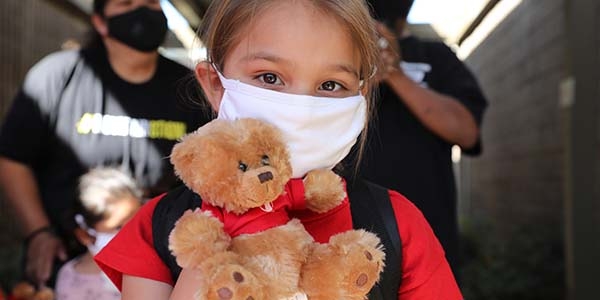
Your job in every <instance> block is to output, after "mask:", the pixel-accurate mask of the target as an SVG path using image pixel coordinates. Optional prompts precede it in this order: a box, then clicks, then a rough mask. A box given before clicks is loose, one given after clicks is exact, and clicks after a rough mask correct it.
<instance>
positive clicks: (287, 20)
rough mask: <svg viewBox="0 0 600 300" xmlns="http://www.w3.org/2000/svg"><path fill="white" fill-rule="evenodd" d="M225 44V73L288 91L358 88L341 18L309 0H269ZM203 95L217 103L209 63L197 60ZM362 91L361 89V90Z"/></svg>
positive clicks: (349, 91)
mask: <svg viewBox="0 0 600 300" xmlns="http://www.w3.org/2000/svg"><path fill="white" fill-rule="evenodd" d="M273 3H274V4H273V5H272V7H269V8H267V9H266V10H264V11H263V12H262V13H261V14H259V15H258V16H257V17H256V18H255V20H254V22H253V23H252V24H250V25H249V27H248V28H247V29H242V30H244V31H242V32H241V34H240V36H241V39H240V41H239V42H238V43H237V44H235V45H234V46H233V48H232V49H230V50H229V52H228V53H229V54H228V55H227V57H226V58H225V62H224V66H223V70H222V72H223V75H224V76H225V77H226V78H230V79H237V80H240V81H242V82H244V83H247V84H251V85H255V86H258V87H261V88H266V89H271V90H276V91H279V92H283V93H289V94H301V95H312V96H320V97H335V98H341V97H349V96H354V95H357V94H358V93H359V92H360V89H361V86H360V78H359V76H360V75H359V71H360V62H361V61H360V56H359V54H358V51H357V49H355V47H354V45H353V43H352V39H351V37H350V35H349V33H348V31H347V30H345V28H344V27H343V25H342V24H340V23H338V21H337V20H336V19H335V18H334V17H332V16H330V15H327V14H324V13H323V12H321V11H319V10H318V9H316V8H314V7H313V6H312V4H310V3H309V1H274V2H273ZM196 71H197V75H198V79H199V81H200V84H201V85H202V88H203V89H204V91H205V94H206V96H207V98H208V100H209V101H210V102H211V105H212V106H213V108H214V109H215V110H217V109H218V107H219V104H220V101H221V97H222V95H223V88H222V87H221V86H220V81H219V80H218V77H217V76H216V74H215V72H214V70H213V69H212V66H210V65H209V64H207V63H204V64H202V63H201V64H198V67H197V70H196ZM363 92H364V91H363Z"/></svg>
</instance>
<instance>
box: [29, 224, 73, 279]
mask: <svg viewBox="0 0 600 300" xmlns="http://www.w3.org/2000/svg"><path fill="white" fill-rule="evenodd" d="M56 258H58V259H60V260H61V261H65V260H66V259H67V252H66V250H65V246H64V245H63V243H62V241H61V240H60V239H59V238H58V237H57V236H56V235H54V233H52V232H49V231H42V232H40V233H37V234H35V236H33V237H32V238H31V239H30V240H29V242H28V246H27V260H26V265H25V273H26V275H27V277H28V278H29V279H30V280H32V281H33V282H34V283H36V284H37V286H38V288H41V287H43V286H45V285H46V282H47V281H48V279H50V276H51V273H52V267H53V266H54V260H55V259H56Z"/></svg>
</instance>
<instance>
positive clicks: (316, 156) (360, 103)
mask: <svg viewBox="0 0 600 300" xmlns="http://www.w3.org/2000/svg"><path fill="white" fill-rule="evenodd" d="M219 77H220V79H221V84H222V85H223V87H224V88H225V92H224V94H223V98H222V99H221V104H220V107H219V115H218V118H219V119H225V120H235V119H239V118H255V119H259V120H263V121H266V122H268V123H270V124H273V125H275V126H277V127H278V128H279V129H280V130H281V131H282V132H283V136H284V138H285V139H286V142H287V145H288V150H289V152H290V156H291V165H292V173H293V174H292V178H301V177H304V175H306V173H307V172H308V171H311V170H316V169H324V168H326V169H332V168H333V167H334V166H335V165H336V164H338V163H339V162H340V161H342V159H344V157H346V155H348V152H350V149H351V148H352V146H353V145H354V144H355V143H356V139H357V138H358V135H359V134H360V132H361V131H362V130H363V128H364V124H365V120H366V100H365V97H364V96H362V95H356V96H352V97H347V98H329V97H315V96H308V95H295V94H286V93H281V92H277V91H272V90H268V89H263V88H259V87H256V86H253V85H249V84H245V83H242V82H240V81H238V80H233V79H227V78H225V77H223V75H221V74H219Z"/></svg>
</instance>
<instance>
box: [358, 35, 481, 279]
mask: <svg viewBox="0 0 600 300" xmlns="http://www.w3.org/2000/svg"><path fill="white" fill-rule="evenodd" d="M400 49H401V53H402V59H403V60H404V61H403V63H402V67H403V69H404V72H405V74H406V75H407V76H409V77H411V78H413V79H414V80H415V81H416V82H418V83H420V84H422V85H424V86H426V87H428V88H430V89H432V90H435V91H437V92H439V93H442V94H445V95H450V96H452V97H454V98H456V99H458V100H459V101H460V102H461V103H462V104H463V105H464V106H465V107H466V108H467V109H468V110H469V111H470V112H471V113H472V114H473V116H474V118H475V120H476V122H477V124H478V125H480V124H481V120H482V115H483V111H484V109H485V107H486V100H485V98H484V96H483V94H482V92H481V90H480V88H479V87H478V84H477V81H476V79H475V78H474V77H473V75H472V74H471V72H470V71H469V70H468V69H467V68H466V66H465V65H464V64H463V63H462V62H461V61H460V60H459V59H458V58H457V57H456V55H455V54H454V53H453V52H452V51H451V50H450V49H449V48H448V47H447V46H446V45H445V44H443V43H440V42H428V41H421V40H418V39H417V38H414V37H409V38H406V39H403V40H401V41H400ZM380 88H381V90H380V93H381V97H380V98H378V100H379V101H378V102H377V104H376V108H375V111H376V117H375V118H374V122H373V123H372V125H371V127H370V131H369V133H368V135H367V139H368V140H367V146H366V148H365V153H364V157H363V160H362V163H361V165H360V169H359V174H360V176H361V177H363V178H365V179H367V180H370V181H373V182H375V183H377V184H380V185H382V186H385V187H388V188H390V189H392V190H396V191H398V192H400V193H402V194H403V195H405V196H406V197H407V198H408V199H410V200H411V201H412V202H413V203H415V205H416V206H417V207H418V208H419V209H421V211H422V212H423V214H424V215H425V218H426V219H427V221H428V222H429V223H430V224H431V226H432V228H433V231H434V232H435V234H436V236H437V237H438V239H439V240H440V242H441V244H442V246H443V247H444V250H445V251H446V257H447V258H448V261H449V262H450V265H451V266H452V267H453V269H454V270H455V271H456V264H457V256H458V253H457V252H458V224H457V212H456V188H455V182H454V173H453V169H452V161H451V147H452V145H451V144H449V143H448V142H446V141H445V140H443V139H441V138H440V137H438V136H437V135H435V134H434V133H433V132H431V131H430V130H429V129H427V128H425V126H423V125H422V124H421V122H420V121H419V120H418V119H417V118H416V117H415V116H414V115H413V114H412V112H411V111H410V110H409V109H408V108H407V107H406V105H405V104H404V103H403V101H402V100H401V99H399V98H398V96H397V95H396V94H395V93H394V91H393V90H392V89H391V88H389V87H388V86H387V85H382V86H381V87H380ZM463 151H464V152H466V153H470V154H478V153H479V152H480V151H481V149H480V147H479V142H478V146H476V147H474V148H473V149H463ZM355 153H356V151H354V154H355ZM354 157H355V156H350V158H349V159H350V160H348V162H351V161H352V160H353V159H355V158H354Z"/></svg>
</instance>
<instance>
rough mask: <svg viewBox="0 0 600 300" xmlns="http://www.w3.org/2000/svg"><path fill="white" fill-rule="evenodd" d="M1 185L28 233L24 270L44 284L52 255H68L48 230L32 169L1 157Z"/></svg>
mask: <svg viewBox="0 0 600 300" xmlns="http://www.w3.org/2000/svg"><path fill="white" fill-rule="evenodd" d="M0 186H1V188H2V190H3V191H4V195H5V199H6V200H7V202H8V203H9V205H10V206H11V207H12V208H13V211H14V213H15V216H16V218H17V220H18V221H19V225H20V226H21V228H22V232H23V234H24V236H25V237H27V246H28V247H27V253H26V255H27V260H26V261H27V264H26V266H25V272H26V273H27V275H28V276H29V278H31V279H32V280H34V281H35V283H37V284H38V285H43V284H45V282H46V281H47V280H48V279H49V278H50V274H51V270H52V265H53V263H54V259H55V258H56V257H58V258H59V259H61V260H66V259H67V255H66V252H65V249H64V246H63V244H62V242H61V240H60V239H59V238H58V237H57V236H56V235H55V234H54V233H53V232H52V231H51V230H49V229H50V222H49V220H48V217H47V216H46V214H45V213H44V210H43V208H42V203H41V200H40V196H39V192H38V188H37V185H36V181H35V177H34V175H33V172H32V171H31V169H30V168H29V167H28V166H27V165H25V164H23V163H19V162H16V161H13V160H10V159H7V158H4V157H0Z"/></svg>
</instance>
